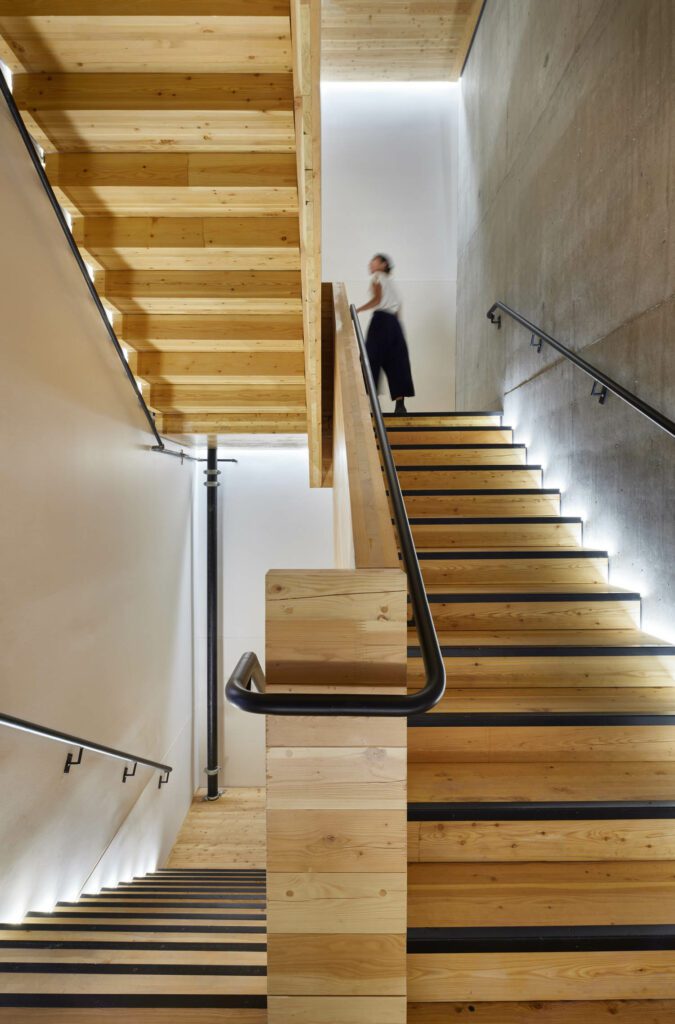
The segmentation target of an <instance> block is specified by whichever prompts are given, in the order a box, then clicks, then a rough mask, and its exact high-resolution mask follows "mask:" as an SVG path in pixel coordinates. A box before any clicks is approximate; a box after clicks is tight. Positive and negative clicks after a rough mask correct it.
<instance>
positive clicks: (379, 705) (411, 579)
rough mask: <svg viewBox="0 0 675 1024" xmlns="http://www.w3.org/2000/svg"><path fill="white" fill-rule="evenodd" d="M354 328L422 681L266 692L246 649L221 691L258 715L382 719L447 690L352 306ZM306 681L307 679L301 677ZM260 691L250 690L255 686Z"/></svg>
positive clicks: (430, 702) (425, 705) (406, 712)
mask: <svg viewBox="0 0 675 1024" xmlns="http://www.w3.org/2000/svg"><path fill="white" fill-rule="evenodd" d="M350 312H351V317H352V321H353V324H354V333H355V336H356V342H357V345H358V348H359V355H360V357H361V366H362V368H363V377H364V381H365V385H366V392H367V394H368V398H369V400H370V408H371V412H372V416H373V420H374V424H375V434H376V436H377V441H378V444H379V446H380V453H381V456H382V461H383V463H384V474H385V478H386V481H387V488H388V490H389V497H390V499H391V504H392V509H393V513H394V521H395V523H396V531H397V533H398V538H399V543H400V546H401V556H402V559H403V565H404V567H405V571H406V573H407V576H408V590H409V593H410V601H411V604H412V610H413V618H414V622H415V626H416V629H417V634H418V636H419V645H420V648H421V652H422V661H423V663H424V671H425V675H426V681H425V684H424V686H423V687H422V688H421V689H420V690H417V691H416V692H415V693H411V694H406V695H401V696H400V697H399V696H396V695H380V694H368V695H366V696H364V695H359V696H358V697H354V696H351V695H349V694H344V693H337V694H322V693H318V694H317V693H311V694H306V693H302V694H300V693H282V694H271V693H266V692H265V673H264V672H263V670H262V666H261V664H260V662H259V661H258V658H257V657H256V655H255V654H254V653H253V652H252V651H247V652H246V653H245V654H243V655H242V657H241V658H240V659H239V661H238V663H237V665H236V667H235V669H234V672H233V673H232V675H231V676H230V678H229V679H228V681H227V685H226V687H225V694H226V696H227V699H228V701H229V702H230V704H234V705H236V707H238V708H240V709H241V710H242V711H249V712H252V713H253V714H258V715H323V716H326V715H334V716H335V715H342V716H345V717H350V716H359V715H372V716H375V717H380V718H403V717H405V718H408V717H410V716H411V715H420V714H423V713H424V712H425V711H429V710H430V708H432V707H434V705H435V704H437V703H438V702H439V700H440V699H441V697H442V696H443V694H444V692H445V665H444V664H443V655H442V653H441V648H440V644H439V642H438V637H437V635H436V627H435V626H434V620H433V617H432V614H431V610H430V608H429V602H428V600H427V594H426V590H425V588H424V581H423V579H422V570H421V569H420V564H419V561H418V558H417V552H416V550H415V543H414V541H413V537H412V533H411V530H410V523H409V522H408V516H407V513H406V509H405V502H404V501H403V495H402V493H401V485H400V483H399V479H398V474H397V472H396V466H395V464H394V458H393V456H392V453H391V447H390V445H389V439H388V437H387V430H386V427H385V425H384V420H383V418H382V411H381V409H380V403H379V401H378V398H377V388H376V386H375V381H374V380H373V374H372V371H371V369H370V362H369V360H368V356H367V354H366V344H365V341H364V338H363V331H362V330H361V324H360V322H359V318H358V314H357V312H356V307H355V306H353V305H352V306H350ZM303 684H306V680H303ZM254 686H255V687H256V690H257V691H258V692H254V690H253V687H254Z"/></svg>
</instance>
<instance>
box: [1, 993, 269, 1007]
mask: <svg viewBox="0 0 675 1024" xmlns="http://www.w3.org/2000/svg"><path fill="white" fill-rule="evenodd" d="M2 1006H16V1007H19V1006H22V1007H23V1006H25V1007H29V1006H31V1007H37V1008H39V1009H46V1008H52V1009H57V1008H64V1009H119V1010H122V1009H163V1010H173V1009H181V1010H191V1009H199V1010H248V1009H266V1008H267V996H253V995H233V996H227V995H209V996H207V995H182V994H177V995H131V994H124V995H112V994H110V995H108V994H100V995H99V994H91V995H80V994H75V993H72V994H63V993H60V992H54V993H49V992H39V993H38V992H26V993H23V992H17V993H3V994H2V995H0V1007H2Z"/></svg>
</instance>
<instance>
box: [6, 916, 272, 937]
mask: <svg viewBox="0 0 675 1024" xmlns="http://www.w3.org/2000/svg"><path fill="white" fill-rule="evenodd" d="M92 916H93V915H92ZM110 916H111V917H112V916H117V915H112V914H111V915H110ZM46 917H47V918H51V922H52V923H47V921H46V920H44V921H28V922H26V921H24V922H23V923H22V924H5V925H3V926H2V927H1V928H0V931H24V932H101V933H103V932H154V933H157V934H160V933H162V932H176V933H183V934H195V933H200V934H201V933H204V934H207V935H224V934H227V935H265V934H266V933H267V928H266V927H265V926H264V925H263V926H260V925H239V924H237V925H230V926H228V925H214V924H207V925H198V924H197V925H195V924H133V925H128V924H82V923H79V922H76V923H74V924H71V923H70V922H68V923H67V924H66V925H64V924H63V923H61V924H56V923H54V918H53V916H52V915H50V914H47V915H46Z"/></svg>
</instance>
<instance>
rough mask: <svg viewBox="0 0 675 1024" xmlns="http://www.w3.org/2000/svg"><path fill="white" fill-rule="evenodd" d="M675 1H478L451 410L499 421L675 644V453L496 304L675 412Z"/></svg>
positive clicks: (650, 623) (467, 97)
mask: <svg viewBox="0 0 675 1024" xmlns="http://www.w3.org/2000/svg"><path fill="white" fill-rule="evenodd" d="M674 67H675V4H673V3H672V0H639V2H636V0H565V2H564V3H561V2H560V0H487V6H486V9H485V12H484V15H483V18H482V20H481V23H480V26H479V29H478V33H477V36H476V39H475V42H474V46H473V50H472V52H471V55H470V57H469V61H468V64H467V67H466V70H465V73H464V76H463V78H462V84H461V98H460V115H459V121H460V124H459V132H460V168H459V243H458V244H459V266H458V323H457V328H458V334H457V408H459V409H462V408H465V409H481V408H491V407H493V406H494V407H495V408H500V407H502V405H503V408H504V411H505V421H506V422H508V423H512V424H513V425H514V426H515V427H516V428H517V433H516V440H518V441H524V442H527V443H528V444H529V446H530V450H529V455H530V461H532V462H541V463H542V464H543V465H544V466H545V468H546V483H547V485H549V486H557V485H561V486H562V487H563V488H565V495H564V506H563V509H564V513H565V514H568V515H569V514H575V513H577V512H580V513H581V514H583V515H584V516H585V517H586V519H587V527H586V534H585V541H586V544H587V545H590V546H593V545H595V544H600V543H602V544H606V543H607V538H608V537H609V538H611V542H612V543H613V545H614V551H613V552H612V553H613V554H614V556H615V558H614V561H613V566H615V567H616V569H615V572H614V578H613V580H612V582H614V583H617V584H622V585H628V586H634V587H636V588H639V589H640V590H641V591H642V592H643V594H644V595H645V598H646V600H645V627H646V628H647V629H650V630H652V631H655V632H656V631H658V632H661V633H662V634H666V635H670V636H672V635H675V625H673V622H674V619H673V614H672V613H673V612H674V611H675V588H674V587H673V564H674V562H675V516H674V515H673V509H674V507H675V441H673V439H671V438H669V437H668V436H667V435H666V434H664V433H662V432H661V431H660V430H659V429H658V428H657V427H655V426H653V425H651V424H650V423H648V422H647V421H646V420H644V419H643V418H642V417H641V416H640V415H639V414H637V413H635V412H633V411H632V410H631V409H629V408H628V407H627V406H625V405H624V404H623V403H622V402H621V401H620V400H619V399H616V398H612V397H610V398H609V399H608V401H607V404H606V405H605V406H600V405H598V403H597V402H596V401H595V400H591V399H590V397H589V394H590V389H591V381H590V380H589V379H588V378H587V377H586V376H585V375H584V374H583V373H581V372H580V371H579V370H577V369H575V368H574V367H572V366H571V364H569V363H566V362H564V361H563V362H561V361H560V359H558V358H557V357H556V354H555V352H553V350H551V349H548V350H547V349H546V347H544V349H543V351H542V353H541V354H537V352H536V349H534V348H531V347H530V345H529V336H528V335H527V333H526V332H525V331H524V330H522V329H521V328H519V327H517V326H516V325H515V324H513V323H512V322H509V321H507V320H505V321H504V323H503V326H502V330H501V331H499V332H498V331H497V330H496V329H495V328H494V327H491V326H490V325H489V323H488V321H487V319H486V318H485V312H486V310H487V309H488V307H489V306H490V305H491V303H492V302H493V301H494V300H495V299H498V298H500V299H503V300H504V301H505V302H507V303H508V304H509V305H511V306H512V307H514V308H515V309H517V310H519V311H520V312H522V313H523V314H524V315H525V316H527V317H528V318H529V319H531V320H533V321H534V322H535V323H538V324H540V325H541V326H542V327H543V328H544V329H545V330H548V331H549V333H551V334H553V335H554V336H555V337H557V338H559V339H560V340H561V341H562V342H563V343H565V344H567V345H568V346H570V347H571V348H573V349H575V350H577V351H580V352H583V355H584V357H585V358H586V359H587V360H588V361H589V362H591V363H593V364H595V365H597V366H598V367H599V368H601V369H603V370H604V371H605V372H607V373H608V374H609V375H610V376H613V377H614V378H615V379H616V380H618V381H620V382H621V383H623V384H624V385H625V386H627V387H628V388H629V389H631V390H632V391H634V392H635V393H636V394H638V395H640V396H641V397H642V398H644V399H645V400H646V401H648V402H649V403H650V404H652V405H654V406H655V407H656V408H657V409H660V410H662V411H663V412H664V413H666V415H668V416H670V417H671V418H675V339H674V338H673V324H674V322H675V298H674V295H673V291H674V289H673V282H674V279H675V245H674V237H675V231H674V217H675V74H674Z"/></svg>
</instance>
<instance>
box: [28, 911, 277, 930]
mask: <svg viewBox="0 0 675 1024" xmlns="http://www.w3.org/2000/svg"><path fill="white" fill-rule="evenodd" d="M26 916H27V917H35V918H43V917H51V918H52V919H53V918H54V914H53V913H52V912H51V911H48V910H36V911H33V912H32V913H29V914H27V915H26ZM56 916H57V917H58V919H59V920H68V918H71V917H88V918H95V917H103V918H112V919H113V920H118V921H120V920H122V919H123V918H129V919H131V920H135V919H137V918H138V919H139V920H143V921H150V920H153V921H154V920H157V921H161V920H166V919H169V920H173V921H181V920H183V919H185V920H186V921H200V920H202V921H264V920H265V915H264V914H163V913H159V914H155V913H152V912H151V911H150V912H148V913H147V914H135V913H130V914H128V913H126V911H125V912H124V913H121V914H119V913H118V914H115V913H113V912H112V911H108V910H104V911H102V912H101V913H100V914H99V913H93V914H87V913H86V912H85V911H74V910H65V911H63V912H62V913H59V914H57V915H56ZM127 931H133V928H127Z"/></svg>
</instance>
